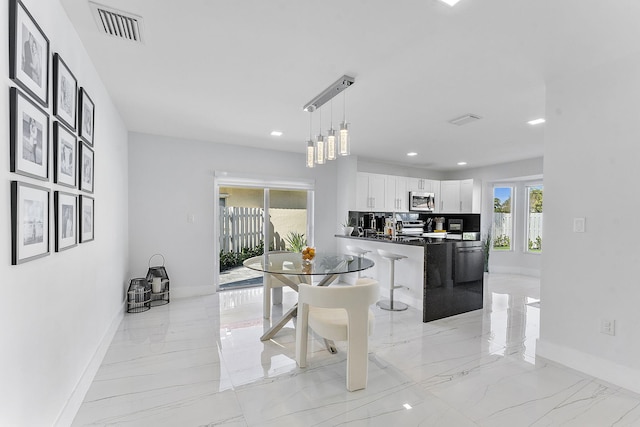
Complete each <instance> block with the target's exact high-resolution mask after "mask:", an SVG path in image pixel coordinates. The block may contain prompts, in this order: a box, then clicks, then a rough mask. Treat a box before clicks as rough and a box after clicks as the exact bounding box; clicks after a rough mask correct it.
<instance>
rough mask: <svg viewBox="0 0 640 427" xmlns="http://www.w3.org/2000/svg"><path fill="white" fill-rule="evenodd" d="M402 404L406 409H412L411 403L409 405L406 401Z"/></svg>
mask: <svg viewBox="0 0 640 427" xmlns="http://www.w3.org/2000/svg"><path fill="white" fill-rule="evenodd" d="M402 406H403V407H404V409H411V405H409V404H408V403H405V404H404V405H402Z"/></svg>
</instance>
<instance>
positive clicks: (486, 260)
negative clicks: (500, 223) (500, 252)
mask: <svg viewBox="0 0 640 427" xmlns="http://www.w3.org/2000/svg"><path fill="white" fill-rule="evenodd" d="M491 243H492V240H491V227H489V229H488V230H487V235H486V236H485V238H484V241H483V242H482V245H483V249H484V272H485V273H488V272H489V254H490V253H491Z"/></svg>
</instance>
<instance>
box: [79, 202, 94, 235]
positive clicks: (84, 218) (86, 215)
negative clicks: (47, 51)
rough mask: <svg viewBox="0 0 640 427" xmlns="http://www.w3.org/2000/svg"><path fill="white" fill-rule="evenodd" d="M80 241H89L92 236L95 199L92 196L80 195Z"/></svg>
mask: <svg viewBox="0 0 640 427" xmlns="http://www.w3.org/2000/svg"><path fill="white" fill-rule="evenodd" d="M79 197H80V219H79V221H80V243H85V242H90V241H91V240H93V237H94V233H93V230H94V219H95V214H94V210H95V209H94V208H95V200H94V199H93V197H89V196H85V195H83V194H81V195H80V196H79Z"/></svg>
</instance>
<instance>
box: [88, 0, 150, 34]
mask: <svg viewBox="0 0 640 427" xmlns="http://www.w3.org/2000/svg"><path fill="white" fill-rule="evenodd" d="M89 5H90V6H91V11H92V12H93V17H94V19H95V20H96V24H97V25H98V29H100V31H102V32H104V33H105V34H107V35H109V36H113V37H117V38H120V39H124V40H129V41H132V42H136V43H142V28H143V25H142V17H140V16H137V15H134V14H132V13H128V12H123V11H121V10H118V9H113V8H111V7H108V6H104V5H101V4H98V3H94V2H91V1H90V2H89Z"/></svg>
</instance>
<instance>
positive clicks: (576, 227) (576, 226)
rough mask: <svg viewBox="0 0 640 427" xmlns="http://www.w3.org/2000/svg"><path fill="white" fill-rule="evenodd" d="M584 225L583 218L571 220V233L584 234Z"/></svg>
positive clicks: (584, 220)
mask: <svg viewBox="0 0 640 427" xmlns="http://www.w3.org/2000/svg"><path fill="white" fill-rule="evenodd" d="M585 223H586V219H585V218H573V232H574V233H584V229H585Z"/></svg>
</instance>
